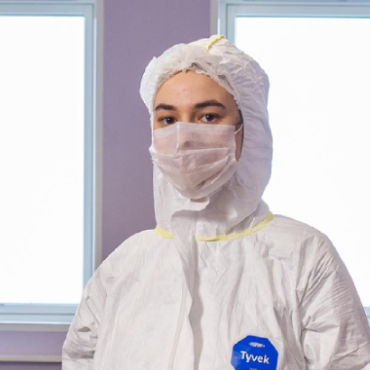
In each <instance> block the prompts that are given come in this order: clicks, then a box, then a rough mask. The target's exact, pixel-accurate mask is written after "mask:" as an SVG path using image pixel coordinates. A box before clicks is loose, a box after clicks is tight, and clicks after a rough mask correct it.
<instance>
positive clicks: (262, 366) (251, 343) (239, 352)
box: [231, 335, 279, 370]
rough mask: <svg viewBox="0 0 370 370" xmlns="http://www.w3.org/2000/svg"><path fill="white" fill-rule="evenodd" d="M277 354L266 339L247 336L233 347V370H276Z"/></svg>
mask: <svg viewBox="0 0 370 370" xmlns="http://www.w3.org/2000/svg"><path fill="white" fill-rule="evenodd" d="M278 356H279V354H278V352H277V350H276V349H275V347H274V346H273V345H272V344H271V342H270V341H269V340H268V339H267V338H260V337H254V336H252V335H249V336H247V337H245V338H244V339H242V340H241V341H240V342H238V343H236V344H235V345H234V347H233V355H232V358H231V364H232V365H233V367H234V369H235V370H276V369H277V362H278Z"/></svg>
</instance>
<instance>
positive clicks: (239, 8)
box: [217, 0, 370, 325]
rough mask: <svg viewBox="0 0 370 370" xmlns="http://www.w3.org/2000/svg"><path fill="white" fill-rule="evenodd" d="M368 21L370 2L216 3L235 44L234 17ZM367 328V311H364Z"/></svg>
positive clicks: (288, 0) (285, 0) (221, 25)
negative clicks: (336, 18) (352, 19)
mask: <svg viewBox="0 0 370 370" xmlns="http://www.w3.org/2000/svg"><path fill="white" fill-rule="evenodd" d="M243 16H244V17H323V18H325V17H343V18H345V17H346V18H370V0H357V1H355V0H343V1H335V0H319V1H307V0H275V1H271V0H270V1H268V0H248V1H247V0H218V18H217V24H218V30H217V31H218V33H219V34H223V35H225V36H226V37H227V39H228V40H230V41H231V42H233V43H234V42H235V19H236V18H237V17H243ZM364 309H365V313H366V316H367V319H368V322H369V325H370V307H364Z"/></svg>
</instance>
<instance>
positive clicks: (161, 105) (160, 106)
mask: <svg viewBox="0 0 370 370" xmlns="http://www.w3.org/2000/svg"><path fill="white" fill-rule="evenodd" d="M160 109H164V110H176V108H175V107H174V106H173V105H169V104H158V105H157V106H156V107H155V108H154V110H155V111H157V110H160Z"/></svg>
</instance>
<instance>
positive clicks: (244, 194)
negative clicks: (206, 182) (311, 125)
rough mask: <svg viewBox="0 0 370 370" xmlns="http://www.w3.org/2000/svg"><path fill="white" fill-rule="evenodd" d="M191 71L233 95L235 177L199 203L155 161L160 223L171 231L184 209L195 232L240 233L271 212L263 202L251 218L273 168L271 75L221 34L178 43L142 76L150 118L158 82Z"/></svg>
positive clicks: (200, 234)
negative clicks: (238, 140)
mask: <svg viewBox="0 0 370 370" xmlns="http://www.w3.org/2000/svg"><path fill="white" fill-rule="evenodd" d="M187 70H192V71H194V72H197V73H202V74H206V75H208V76H209V77H211V78H212V79H213V80H214V81H216V82H217V83H218V84H219V85H221V86H222V87H223V88H225V89H226V90H227V91H228V92H229V93H231V94H232V95H233V96H234V98H235V101H236V103H237V106H238V108H239V110H240V111H241V113H242V117H243V121H244V140H243V144H242V153H241V158H240V159H239V163H238V166H237V169H236V172H235V173H234V175H233V177H232V178H231V180H230V181H228V182H227V183H226V184H225V185H223V187H222V189H220V191H218V192H216V193H215V194H213V195H211V196H210V197H208V198H206V199H204V200H203V201H201V202H199V201H193V200H191V199H187V198H184V197H183V196H181V195H180V194H179V192H178V191H177V190H176V189H175V188H174V187H173V186H172V185H171V184H170V183H169V182H168V181H167V180H166V179H165V177H164V176H163V174H162V173H161V172H160V171H159V170H158V168H156V166H154V179H153V180H154V202H155V213H156V219H157V224H158V226H159V228H160V230H162V231H163V232H171V231H172V232H173V230H171V218H172V216H173V215H174V214H178V212H179V211H184V212H185V213H184V212H183V214H182V216H183V217H186V215H187V216H188V217H189V218H191V221H192V222H191V223H192V233H195V235H196V237H201V238H214V237H216V236H217V235H220V234H229V233H234V232H241V231H243V230H245V229H246V228H249V227H251V226H254V225H255V224H257V223H259V222H261V221H262V220H263V219H264V218H265V217H266V212H268V210H267V206H265V205H262V206H261V207H262V208H263V209H264V211H262V212H258V213H259V216H258V217H257V215H256V217H252V218H251V217H249V216H251V215H252V214H253V213H254V212H255V211H256V209H257V208H258V206H259V204H260V201H261V197H262V194H263V192H264V190H265V187H266V185H267V183H268V181H269V178H270V172H271V160H272V137H271V132H270V128H269V123H268V111H267V99H268V88H269V82H268V77H267V75H266V73H265V72H264V71H263V70H262V68H261V67H260V66H259V65H258V63H257V62H256V61H255V60H253V59H252V58H251V57H250V56H248V55H246V54H245V53H243V52H242V51H241V50H239V49H238V48H236V47H235V46H234V45H233V44H231V43H230V42H229V41H228V40H226V39H225V38H223V37H222V36H212V37H211V38H210V39H201V40H198V41H195V42H192V43H190V44H179V45H175V46H173V47H171V48H170V49H168V50H167V51H165V52H164V53H163V54H162V55H161V56H160V57H158V58H153V59H152V61H151V62H150V63H149V65H148V66H147V68H146V70H145V73H144V75H143V78H142V81H141V87H140V94H141V97H142V99H143V101H144V103H145V104H146V106H147V108H148V110H149V113H150V115H151V118H152V119H151V121H153V104H154V99H155V96H156V93H157V91H158V89H159V87H160V86H161V85H162V84H163V83H164V82H165V81H166V80H167V79H169V78H170V77H171V76H173V75H174V74H176V73H177V72H180V71H183V72H185V71H187ZM261 207H260V208H261ZM187 211H189V212H190V213H189V212H188V213H186V212H187ZM252 216H253V215H252ZM172 229H173V225H172Z"/></svg>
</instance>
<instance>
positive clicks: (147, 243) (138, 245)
mask: <svg viewBox="0 0 370 370" xmlns="http://www.w3.org/2000/svg"><path fill="white" fill-rule="evenodd" d="M157 239H158V237H157V236H156V234H155V232H154V230H145V231H141V232H139V233H137V234H134V235H132V236H130V237H129V238H127V239H126V240H124V241H123V242H122V243H121V244H120V245H119V246H118V247H117V248H116V249H115V250H114V251H113V252H112V253H110V254H109V255H108V257H106V258H105V259H104V260H103V261H102V263H101V264H100V265H99V266H98V268H97V269H96V271H95V273H94V275H93V278H92V280H95V279H97V278H99V279H100V280H102V281H103V282H104V285H110V283H111V282H112V281H113V280H114V279H115V277H116V276H117V274H120V273H121V272H122V269H127V268H131V267H130V265H132V261H133V259H135V260H137V259H138V258H140V255H143V254H145V253H144V252H145V250H147V249H149V248H150V249H153V247H154V245H155V242H156V240H157Z"/></svg>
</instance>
